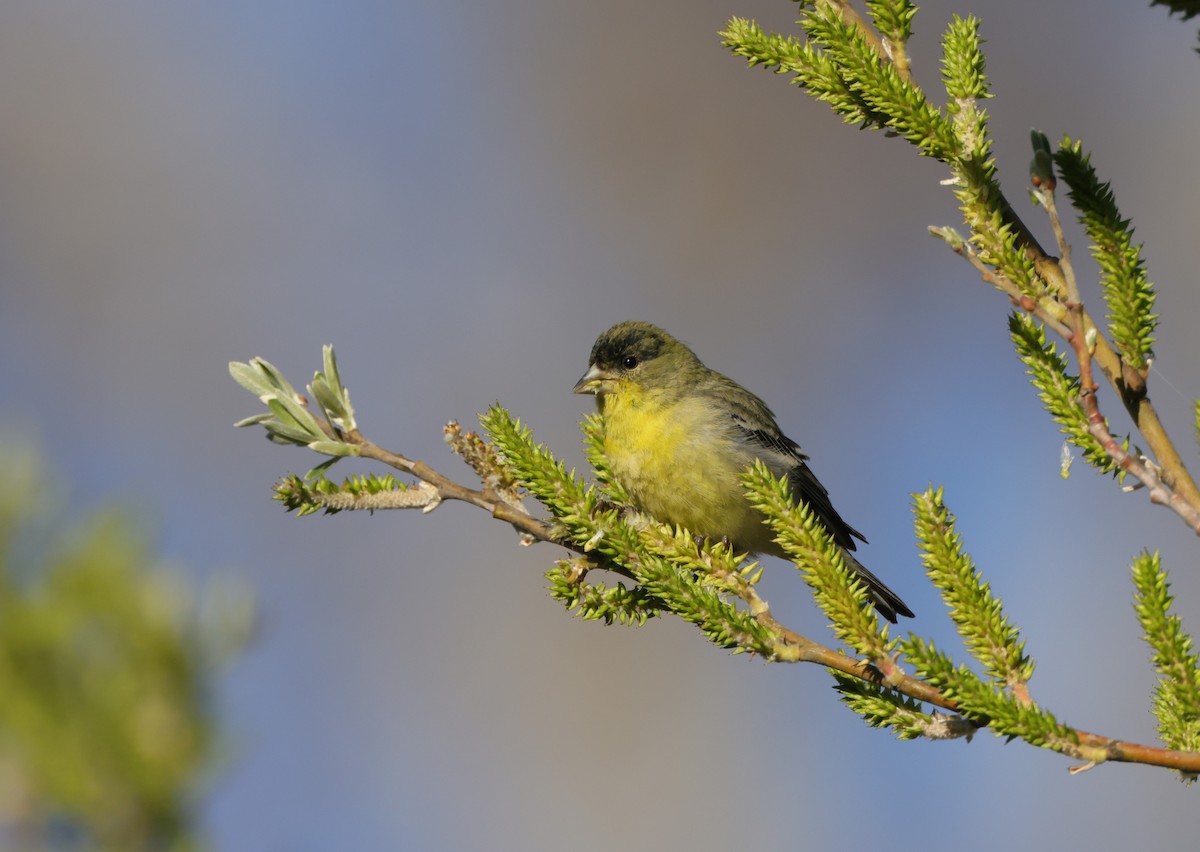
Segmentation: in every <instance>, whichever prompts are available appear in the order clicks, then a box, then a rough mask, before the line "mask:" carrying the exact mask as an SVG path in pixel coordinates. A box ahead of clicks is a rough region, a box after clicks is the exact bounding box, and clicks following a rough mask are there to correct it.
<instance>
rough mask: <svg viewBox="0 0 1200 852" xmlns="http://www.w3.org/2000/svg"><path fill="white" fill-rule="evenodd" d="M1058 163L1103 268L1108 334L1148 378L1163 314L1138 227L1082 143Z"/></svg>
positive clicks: (1069, 146) (1071, 144) (1064, 148)
mask: <svg viewBox="0 0 1200 852" xmlns="http://www.w3.org/2000/svg"><path fill="white" fill-rule="evenodd" d="M1054 160H1055V162H1056V163H1057V164H1058V168H1059V173H1060V174H1061V175H1062V179H1063V180H1064V181H1065V182H1066V184H1067V188H1068V194H1069V195H1070V198H1071V203H1072V204H1073V205H1074V206H1075V209H1076V210H1078V211H1079V221H1080V222H1081V223H1082V224H1083V227H1084V229H1085V230H1086V231H1087V235H1088V239H1089V240H1090V241H1091V253H1092V257H1093V258H1095V260H1096V263H1097V264H1098V265H1099V266H1100V284H1101V286H1102V287H1103V289H1104V300H1105V303H1106V305H1107V306H1108V321H1109V326H1108V329H1109V333H1110V334H1111V335H1112V339H1113V342H1114V343H1115V344H1116V347H1117V351H1118V352H1120V354H1121V360H1122V361H1123V362H1124V363H1126V364H1128V365H1129V366H1131V367H1133V368H1134V369H1135V370H1139V371H1141V372H1142V374H1143V375H1145V373H1146V372H1147V371H1148V370H1149V369H1150V361H1151V359H1153V357H1154V352H1153V345H1154V333H1155V330H1156V328H1157V327H1158V315H1157V314H1155V313H1153V309H1154V300H1155V292H1154V285H1153V284H1151V283H1150V280H1149V279H1148V278H1147V276H1146V269H1145V263H1144V262H1143V260H1142V246H1141V243H1137V244H1135V243H1134V242H1133V228H1132V227H1131V226H1130V223H1129V220H1128V219H1124V218H1122V217H1121V211H1120V210H1118V209H1117V202H1116V197H1115V196H1114V195H1113V192H1112V186H1111V185H1110V184H1109V183H1108V182H1107V181H1103V182H1102V181H1101V180H1100V179H1099V177H1097V175H1096V170H1095V169H1094V168H1093V167H1092V163H1091V158H1090V157H1089V156H1088V155H1087V154H1084V153H1083V143H1082V142H1080V141H1078V140H1074V141H1072V140H1071V139H1069V138H1065V139H1063V142H1062V145H1061V146H1059V149H1058V151H1057V153H1056V154H1055V155H1054Z"/></svg>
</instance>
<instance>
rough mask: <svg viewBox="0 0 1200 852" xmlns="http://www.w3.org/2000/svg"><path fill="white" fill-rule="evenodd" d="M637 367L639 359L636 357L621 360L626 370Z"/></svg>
mask: <svg viewBox="0 0 1200 852" xmlns="http://www.w3.org/2000/svg"><path fill="white" fill-rule="evenodd" d="M637 365H638V359H637V356H636V355H626V356H625V357H624V358H623V359H621V366H622V367H624V368H625V369H626V370H632V369H633V368H634V367H636V366H637Z"/></svg>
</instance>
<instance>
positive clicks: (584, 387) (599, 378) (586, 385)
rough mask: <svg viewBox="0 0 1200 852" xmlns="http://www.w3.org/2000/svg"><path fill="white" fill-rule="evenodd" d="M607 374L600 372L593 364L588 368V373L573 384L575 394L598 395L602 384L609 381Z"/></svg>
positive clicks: (609, 377)
mask: <svg viewBox="0 0 1200 852" xmlns="http://www.w3.org/2000/svg"><path fill="white" fill-rule="evenodd" d="M611 378H612V376H610V375H609V374H608V373H606V372H604V370H601V369H600V368H599V367H597V366H596V365H595V364H592V365H590V366H589V367H588V371H587V372H586V373H584V374H583V378H581V379H580V380H579V381H577V382H576V383H575V393H591V394H597V393H600V388H601V386H602V385H603V384H604V382H605V381H606V380H608V379H611Z"/></svg>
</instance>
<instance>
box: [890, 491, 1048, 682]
mask: <svg viewBox="0 0 1200 852" xmlns="http://www.w3.org/2000/svg"><path fill="white" fill-rule="evenodd" d="M913 516H914V519H915V526H916V535H917V545H918V546H919V547H920V549H921V561H922V563H923V564H924V565H925V572H926V573H927V574H928V576H929V579H930V580H932V581H933V584H934V586H936V587H937V589H938V590H939V591H940V592H941V594H942V599H943V600H944V601H945V602H946V606H948V607H949V609H950V618H951V619H952V620H953V621H954V624H955V626H956V627H957V628H958V632H959V635H960V636H962V637H963V641H964V642H966V645H967V649H968V650H969V651H970V652H971V654H972V655H973V656H974V657H975V659H977V660H979V662H980V664H981V665H982V666H983V668H984V671H985V672H987V674H988V675H989V676H990V677H991V678H992V680H993V681H995V682H996V683H997V684H999V685H1001V686H1005V687H1012V686H1016V685H1018V684H1024V683H1025V682H1027V681H1028V680H1029V678H1030V677H1032V675H1033V668H1034V663H1033V660H1032V659H1030V658H1029V657H1028V656H1026V654H1025V643H1024V642H1022V641H1021V640H1020V633H1019V632H1018V630H1017V628H1016V627H1015V626H1014V625H1013V624H1012V623H1011V622H1010V621H1009V620H1008V618H1007V617H1006V616H1005V615H1004V611H1003V605H1002V604H1001V602H1000V599H999V598H997V597H995V596H994V595H992V591H991V586H990V584H989V583H987V582H985V581H984V579H983V575H982V574H981V573H980V572H979V570H978V569H977V568H975V565H974V563H973V561H972V559H971V556H970V554H968V553H966V552H965V551H964V550H963V547H962V537H961V536H960V535H959V534H958V532H957V531H956V530H955V518H954V516H953V515H952V514H951V513H950V510H949V509H947V508H946V505H945V503H944V502H943V491H942V489H940V488H938V489H936V490H935V489H933V488H928V489H926V490H925V491H924V492H923V493H920V494H914V495H913Z"/></svg>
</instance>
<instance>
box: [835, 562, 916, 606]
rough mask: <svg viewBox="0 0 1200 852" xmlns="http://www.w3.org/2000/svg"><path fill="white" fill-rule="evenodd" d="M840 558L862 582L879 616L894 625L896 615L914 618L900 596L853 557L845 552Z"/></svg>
mask: <svg viewBox="0 0 1200 852" xmlns="http://www.w3.org/2000/svg"><path fill="white" fill-rule="evenodd" d="M842 556H844V557H846V567H847V568H849V569H850V570H851V571H853V572H854V573H855V574H857V575H858V577H859V579H860V580H862V581H863V585H865V586H866V587H867V594H868V595H869V596H870V598H871V603H872V604H874V605H875V609H877V610H879V614H880V615H882V616H883V617H884V618H886V619H887V620H888V621H890V622H891V623H892V624H895V623H896V617H897V616H898V615H904V616H907V617H909V618H914V617H915V616H914V615H913V612H912V610H911V609H909V608H908V606H907V605H906V604H905V603H904V601H902V600H900V596H899V595H897V594H896V593H895V592H893V591H892V590H891V589H889V588H888V587H887V586H885V585H884V584H883V581H882V580H880V579H879V578H878V577H876V576H875V575H874V574H872V573H871V572H870V571H868V570H867V569H866V568H865V567H864V566H863V564H862V563H861V562H859V561H858V560H857V559H855V558H854V555H853V554H851V553H850V552H849V551H847V550H843V551H842Z"/></svg>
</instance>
